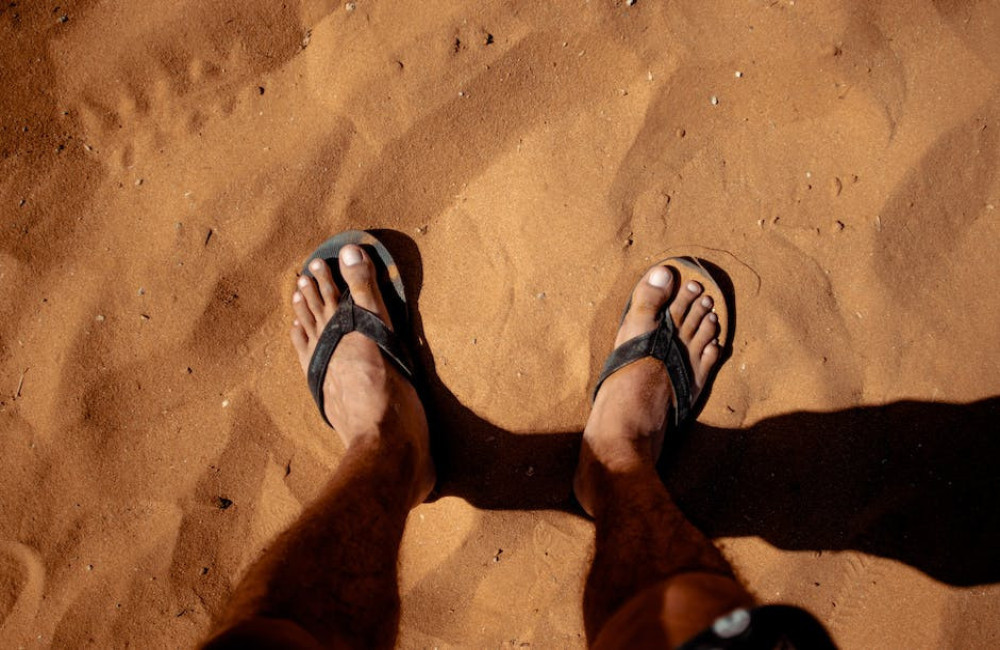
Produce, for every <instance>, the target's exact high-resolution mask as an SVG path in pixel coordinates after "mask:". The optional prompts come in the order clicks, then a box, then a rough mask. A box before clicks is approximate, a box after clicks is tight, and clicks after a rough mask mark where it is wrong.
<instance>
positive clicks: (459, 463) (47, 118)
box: [0, 0, 1000, 648]
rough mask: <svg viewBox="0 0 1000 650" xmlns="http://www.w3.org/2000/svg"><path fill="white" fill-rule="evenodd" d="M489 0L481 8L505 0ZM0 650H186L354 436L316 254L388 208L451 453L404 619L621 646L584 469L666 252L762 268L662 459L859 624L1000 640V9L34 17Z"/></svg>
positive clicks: (26, 48)
mask: <svg viewBox="0 0 1000 650" xmlns="http://www.w3.org/2000/svg"><path fill="white" fill-rule="evenodd" d="M473 5H475V8H473ZM0 33H2V38H0V84H2V86H0V87H2V91H0V150H2V159H0V286H2V289H3V294H2V300H0V458H2V461H0V462H2V471H0V625H2V627H0V646H2V647H3V648H19V647H25V648H35V647H54V648H83V647H94V648H123V647H133V648H168V647H190V646H191V645H193V644H195V643H196V642H197V641H198V640H199V639H202V638H204V635H205V634H207V632H208V631H209V629H210V626H211V621H212V619H213V617H214V616H216V615H218V614H219V612H220V610H221V608H222V607H223V605H224V603H225V601H226V599H227V597H228V595H229V594H230V593H231V590H232V588H233V586H234V584H235V583H236V581H237V580H238V579H239V577H240V576H241V573H242V571H243V570H244V569H245V568H246V567H247V566H248V564H249V563H250V562H252V561H253V559H254V558H255V557H257V555H258V554H259V552H260V551H261V550H262V549H263V548H264V547H265V546H266V545H267V544H268V541H269V540H270V539H271V538H272V537H273V536H274V535H275V534H277V533H278V532H279V531H280V530H282V529H283V527H285V526H286V525H287V524H288V523H289V522H290V521H292V520H293V519H294V518H295V516H296V514H297V513H298V512H299V511H300V510H301V509H302V507H303V505H304V504H305V503H307V502H308V501H309V500H310V499H311V498H312V497H313V496H314V495H315V494H316V493H317V490H318V489H319V486H320V485H321V484H322V482H323V480H324V477H326V476H328V475H329V474H330V472H331V471H332V470H333V469H334V468H335V467H336V464H337V461H338V458H339V456H340V454H341V453H342V449H341V446H340V443H339V442H338V440H337V439H336V436H335V434H333V433H332V432H331V431H330V430H328V429H326V428H325V427H324V425H323V424H322V422H321V420H320V418H319V415H318V414H317V413H316V412H315V410H314V407H313V404H312V402H311V399H310V396H309V393H308V391H307V388H306V383H305V380H304V378H303V377H302V376H301V371H300V369H299V367H298V364H297V362H296V359H295V356H294V353H293V350H292V347H291V345H290V344H289V342H288V327H289V324H290V322H291V318H292V315H291V309H290V305H289V297H290V294H291V292H292V291H293V288H294V280H295V274H296V272H297V270H298V269H299V268H300V265H301V263H302V260H303V259H304V258H305V257H306V256H307V255H308V253H309V252H310V251H311V250H312V249H313V248H314V247H315V246H316V244H318V243H319V242H321V241H323V240H324V239H326V238H327V237H328V236H329V235H331V234H333V233H335V232H338V231H341V230H345V229H349V228H361V229H382V230H388V231H392V232H389V233H387V234H386V236H387V237H388V239H387V241H388V242H390V243H392V244H393V245H394V246H395V250H397V251H399V254H400V257H401V267H402V269H403V272H404V275H406V280H407V283H408V284H409V286H410V288H411V294H412V295H413V298H414V301H415V307H416V314H415V316H416V317H415V323H414V327H415V328H416V331H417V334H418V335H419V337H420V339H421V341H422V345H421V347H420V350H419V353H418V356H419V357H420V358H421V365H422V366H423V367H424V368H425V370H426V372H427V380H428V384H429V387H428V388H427V389H426V391H425V394H426V396H427V400H428V404H429V410H430V411H431V413H432V417H433V419H434V435H435V437H436V439H437V441H438V443H439V450H438V453H439V465H440V468H441V472H440V473H441V482H440V485H439V492H438V493H437V495H436V498H435V500H433V501H432V502H430V503H428V504H425V505H422V506H420V507H418V508H417V509H416V510H415V511H414V512H413V513H412V515H411V518H410V522H409V527H408V529H407V533H406V537H405V539H404V545H403V550H402V560H401V561H402V584H401V597H402V603H403V621H402V629H401V633H400V637H399V644H400V646H401V647H405V648H433V647H441V648H444V647H474V648H497V647H517V648H520V647H528V646H529V645H530V646H533V647H540V648H578V647H582V646H583V645H584V637H583V626H582V617H581V614H580V603H581V594H582V587H583V580H584V577H585V575H586V571H587V563H588V559H589V556H590V553H591V552H592V550H593V546H592V544H593V542H592V536H593V529H592V525H591V523H590V522H589V521H588V520H587V519H586V518H585V517H584V516H583V514H582V512H581V511H579V509H578V507H577V506H576V505H575V504H574V502H573V499H572V493H571V488H570V482H569V477H570V476H571V474H572V469H573V465H574V462H575V455H574V454H575V452H576V445H577V442H578V437H579V432H580V431H581V429H582V427H583V423H584V421H585V419H586V415H587V410H588V398H589V388H590V386H591V385H592V382H593V380H594V378H595V376H596V373H597V371H598V369H599V367H600V364H601V363H602V361H603V358H604V356H605V355H606V354H607V352H608V351H609V347H610V344H611V341H612V339H613V333H614V329H615V326H616V324H617V319H618V315H619V313H620V310H621V307H622V304H623V302H624V297H625V295H626V293H627V291H628V290H629V288H630V287H631V286H632V284H633V283H634V282H635V280H636V278H637V277H638V276H639V274H640V273H641V272H642V270H643V269H645V268H646V267H647V266H648V265H649V264H651V263H653V262H655V261H657V260H659V259H661V258H663V257H665V256H667V255H671V254H677V253H693V254H696V255H699V256H701V257H703V258H705V259H707V260H709V261H711V262H713V263H714V264H716V265H718V266H719V267H720V268H722V269H723V270H724V271H725V273H726V274H727V275H728V278H729V281H730V282H731V284H732V288H733V295H734V296H735V301H734V320H735V331H734V336H733V339H732V351H731V357H730V358H729V360H728V361H727V362H726V364H725V366H724V367H723V369H722V370H721V372H720V373H719V375H718V378H717V380H716V383H715V387H714V389H713V392H712V395H711V398H710V400H709V401H708V404H707V406H706V408H705V409H704V411H703V413H702V415H701V417H700V423H699V424H698V425H697V426H695V427H693V428H692V429H691V430H690V431H689V432H688V433H687V434H686V435H685V436H684V437H683V439H680V440H675V441H674V442H673V443H671V444H672V446H671V447H670V448H669V449H668V457H667V458H666V461H665V463H664V469H663V471H664V476H665V480H666V482H667V484H668V486H669V487H670V489H671V490H672V491H673V492H674V493H675V494H676V495H677V498H678V500H679V501H680V502H681V504H682V505H683V506H684V508H685V509H686V511H687V512H689V513H690V516H691V517H692V518H693V519H694V521H695V522H696V523H697V524H698V525H700V526H701V527H703V528H704V529H705V530H706V531H707V532H708V533H709V534H710V535H712V536H713V537H714V538H716V539H717V540H718V541H719V542H720V543H721V545H722V546H723V549H724V552H725V553H726V555H727V557H729V558H730V559H731V560H732V562H733V563H734V565H735V567H736V568H737V570H738V572H739V574H740V575H741V577H742V578H743V579H744V580H745V581H746V582H747V584H748V585H749V587H750V589H751V590H752V591H753V593H755V594H756V595H757V596H758V597H759V598H760V599H761V600H762V601H764V602H789V603H794V604H798V605H802V606H804V607H807V608H809V609H810V610H812V611H813V612H814V613H815V614H816V615H817V616H818V617H819V618H820V619H821V620H822V621H823V622H824V623H826V624H827V625H828V626H829V628H830V630H831V631H832V633H833V635H834V637H835V638H836V640H837V641H838V643H840V644H842V646H843V647H845V648H876V647H900V648H903V647H905V648H941V647H955V648H975V647H996V646H997V645H1000V589H998V587H996V586H995V583H998V582H1000V553H998V550H997V549H998V548H1000V513H998V509H997V507H996V504H995V502H994V495H995V494H996V490H997V476H998V474H997V470H996V466H995V463H996V459H997V458H998V457H1000V456H998V453H1000V440H998V437H997V422H998V421H1000V400H998V398H997V397H996V396H997V395H1000V371H998V370H997V354H996V351H997V350H998V349H1000V328H998V327H997V322H998V320H997V316H998V307H1000V297H998V294H997V291H996V287H995V285H996V281H997V278H998V275H997V263H998V259H1000V223H998V221H1000V219H998V217H1000V210H998V207H1000V83H998V82H1000V38H997V34H998V33H1000V5H998V4H997V3H996V2H990V1H985V0H984V1H979V2H977V1H975V0H968V1H956V2H944V1H938V2H926V1H924V2H919V1H918V2H912V3H889V2H874V1H862V2H859V3H850V2H834V1H822V0H819V1H807V0H795V1H794V2H793V1H792V0H776V1H772V0H767V1H765V0H751V1H749V2H748V1H747V0H731V1H726V2H695V1H691V2H661V1H654V0H638V2H635V3H634V4H631V5H630V4H629V3H627V2H625V1H623V0H589V1H585V0H575V1H573V2H569V1H567V2H523V1H517V0H514V1H500V0H488V1H487V2H481V3H467V2H459V1H457V0H455V1H451V2H444V1H434V2H388V1H386V0H381V1H376V0H358V1H357V2H351V3H347V4H346V5H345V3H344V2H317V1H309V0H301V1H292V2H285V3H273V2H265V1H263V0H250V1H249V2H239V3H237V2H222V1H220V0H211V1H195V0H170V1H168V2H164V3H152V4H150V3H137V2H97V1H80V2H67V3H64V4H62V5H61V6H56V5H55V4H54V3H38V2H27V1H24V0H22V1H21V2H11V3H4V6H3V8H0Z"/></svg>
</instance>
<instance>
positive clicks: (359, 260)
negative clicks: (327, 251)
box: [338, 244, 392, 329]
mask: <svg viewBox="0 0 1000 650" xmlns="http://www.w3.org/2000/svg"><path fill="white" fill-rule="evenodd" d="M338 257H339V259H340V274H341V275H342V276H343V278H344V282H346V283H347V288H348V289H350V291H351V296H352V297H353V298H354V302H355V304H356V305H358V306H359V307H362V308H364V309H367V310H368V311H370V312H373V313H374V314H375V315H376V316H378V317H379V318H381V319H382V322H384V323H385V324H386V325H387V326H388V327H389V329H392V320H391V319H390V318H389V312H388V310H387V309H386V308H385V302H384V301H383V300H382V293H381V292H380V291H379V289H378V276H377V273H376V271H375V265H374V264H373V263H372V261H371V258H369V257H368V254H367V253H365V251H364V249H362V248H361V247H360V246H355V245H353V244H349V245H347V246H344V247H343V248H342V249H341V250H340V254H339V255H338Z"/></svg>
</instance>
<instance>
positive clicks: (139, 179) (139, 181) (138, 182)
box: [135, 178, 145, 187]
mask: <svg viewBox="0 0 1000 650" xmlns="http://www.w3.org/2000/svg"><path fill="white" fill-rule="evenodd" d="M144 182H145V181H144V180H143V179H141V178H137V179H135V186H136V187H139V186H140V185H142V184H143V183H144Z"/></svg>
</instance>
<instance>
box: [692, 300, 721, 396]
mask: <svg viewBox="0 0 1000 650" xmlns="http://www.w3.org/2000/svg"><path fill="white" fill-rule="evenodd" d="M718 335H719V317H718V316H716V315H715V314H712V313H709V314H707V315H705V316H704V317H703V318H702V319H701V323H700V324H699V325H698V329H697V331H696V332H695V333H694V337H693V338H692V339H691V342H690V343H688V355H689V357H690V360H691V367H692V368H693V369H695V381H696V383H697V384H698V385H699V387H700V386H702V385H704V380H705V378H706V377H707V375H708V372H709V371H710V370H711V369H712V365H713V364H714V363H715V360H716V359H718V349H719V346H718V345H717V344H716V339H715V337H716V336H718ZM706 355H714V356H710V358H706Z"/></svg>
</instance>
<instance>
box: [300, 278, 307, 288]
mask: <svg viewBox="0 0 1000 650" xmlns="http://www.w3.org/2000/svg"><path fill="white" fill-rule="evenodd" d="M299 286H300V287H302V288H303V289H305V288H306V287H307V286H309V280H307V279H305V278H299Z"/></svg>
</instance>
